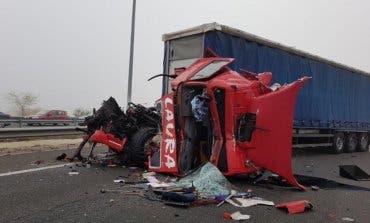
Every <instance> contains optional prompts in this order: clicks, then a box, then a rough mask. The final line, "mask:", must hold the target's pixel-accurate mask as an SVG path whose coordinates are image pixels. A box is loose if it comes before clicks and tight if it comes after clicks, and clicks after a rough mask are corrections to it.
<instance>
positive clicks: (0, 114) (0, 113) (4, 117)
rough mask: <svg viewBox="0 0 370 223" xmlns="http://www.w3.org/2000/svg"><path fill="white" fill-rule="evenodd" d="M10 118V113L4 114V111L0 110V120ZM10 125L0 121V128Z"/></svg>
mask: <svg viewBox="0 0 370 223" xmlns="http://www.w3.org/2000/svg"><path fill="white" fill-rule="evenodd" d="M9 118H10V115H8V114H5V113H4V112H0V120H1V119H9ZM8 125H10V124H9V123H4V122H1V121H0V128H4V127H6V126H8Z"/></svg>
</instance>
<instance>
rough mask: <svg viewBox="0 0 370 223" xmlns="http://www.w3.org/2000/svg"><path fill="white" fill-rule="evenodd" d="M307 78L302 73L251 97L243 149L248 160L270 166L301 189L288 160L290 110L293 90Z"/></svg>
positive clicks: (292, 106) (268, 168) (296, 90)
mask: <svg viewBox="0 0 370 223" xmlns="http://www.w3.org/2000/svg"><path fill="white" fill-rule="evenodd" d="M309 79H310V78H309V77H303V78H301V79H299V80H297V81H295V82H293V83H291V84H288V85H285V86H282V87H281V88H280V89H278V90H276V91H274V92H271V93H268V94H265V95H262V96H260V97H257V98H255V100H254V101H253V102H252V104H251V110H250V112H251V113H254V114H256V126H255V130H254V131H253V135H252V141H251V144H250V146H251V148H250V149H248V151H247V157H248V159H249V160H248V161H251V162H249V163H252V164H253V165H254V166H256V167H259V168H263V169H267V170H270V171H272V172H274V173H276V174H278V175H279V176H281V177H282V178H284V179H285V180H287V181H288V182H289V183H290V184H291V185H293V186H297V187H299V188H301V189H305V188H304V186H302V185H300V184H299V183H298V182H297V180H296V179H295V177H294V175H293V171H292V163H291V156H292V128H293V114H294V106H295V102H296V98H297V94H298V92H299V90H300V88H301V87H302V86H303V85H304V84H305V83H306V82H307V81H308V80H309ZM247 163H248V162H247Z"/></svg>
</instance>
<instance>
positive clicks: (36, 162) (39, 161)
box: [32, 160, 45, 165]
mask: <svg viewBox="0 0 370 223" xmlns="http://www.w3.org/2000/svg"><path fill="white" fill-rule="evenodd" d="M43 163H45V161H44V160H36V161H35V162H33V163H32V165H40V164H43Z"/></svg>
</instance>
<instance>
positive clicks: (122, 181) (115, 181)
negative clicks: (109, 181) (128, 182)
mask: <svg viewBox="0 0 370 223" xmlns="http://www.w3.org/2000/svg"><path fill="white" fill-rule="evenodd" d="M113 182H114V183H121V184H124V183H125V180H124V179H121V178H118V179H115V180H113Z"/></svg>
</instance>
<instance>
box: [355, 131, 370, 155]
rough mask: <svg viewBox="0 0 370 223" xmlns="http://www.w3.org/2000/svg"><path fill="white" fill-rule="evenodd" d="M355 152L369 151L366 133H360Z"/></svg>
mask: <svg viewBox="0 0 370 223" xmlns="http://www.w3.org/2000/svg"><path fill="white" fill-rule="evenodd" d="M357 150H358V151H360V152H365V151H368V150H369V135H368V134H367V133H366V132H363V133H360V136H359V139H358V145H357Z"/></svg>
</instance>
